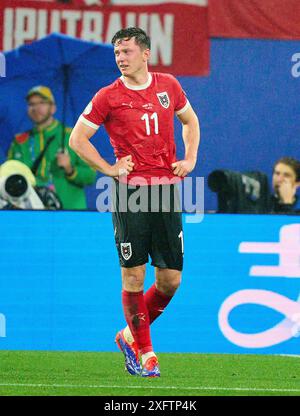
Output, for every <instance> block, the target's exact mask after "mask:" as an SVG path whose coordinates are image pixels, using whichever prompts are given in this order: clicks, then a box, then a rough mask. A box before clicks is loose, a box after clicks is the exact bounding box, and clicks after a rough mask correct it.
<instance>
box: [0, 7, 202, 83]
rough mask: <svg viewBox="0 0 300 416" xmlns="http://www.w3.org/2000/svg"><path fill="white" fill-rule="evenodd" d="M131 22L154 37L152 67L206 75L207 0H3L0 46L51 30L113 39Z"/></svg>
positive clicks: (10, 46) (91, 38)
mask: <svg viewBox="0 0 300 416" xmlns="http://www.w3.org/2000/svg"><path fill="white" fill-rule="evenodd" d="M128 26H139V27H141V28H143V29H144V30H146V32H147V33H148V34H149V36H150V37H151V44H152V48H151V49H152V50H151V61H150V69H151V70H152V71H162V72H170V73H173V74H174V75H208V72H209V34H208V13H207V0H173V1H169V0H2V1H1V4H0V50H3V51H7V50H11V49H14V48H16V47H18V46H21V45H24V44H26V43H31V42H32V41H34V40H37V39H41V38H43V37H44V36H46V35H48V34H50V33H52V32H58V33H64V34H67V35H70V36H74V37H77V38H80V39H84V40H88V41H92V42H104V43H110V42H111V38H112V37H113V35H114V33H115V32H117V31H118V30H119V29H121V28H122V27H128Z"/></svg>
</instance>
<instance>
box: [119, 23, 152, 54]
mask: <svg viewBox="0 0 300 416" xmlns="http://www.w3.org/2000/svg"><path fill="white" fill-rule="evenodd" d="M133 37H134V38H135V43H137V44H138V45H139V46H140V47H141V48H142V49H151V40H150V37H149V36H148V35H147V33H146V32H145V31H144V30H143V29H141V28H140V27H127V28H126V29H121V30H119V31H118V32H117V33H116V34H115V35H114V37H113V38H112V40H111V43H112V44H113V45H115V44H116V43H117V42H118V41H120V40H122V39H126V40H129V39H131V38H133Z"/></svg>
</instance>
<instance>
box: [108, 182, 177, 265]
mask: <svg viewBox="0 0 300 416" xmlns="http://www.w3.org/2000/svg"><path fill="white" fill-rule="evenodd" d="M168 195H169V197H168ZM112 211H113V212H112V217H113V226H114V234H115V241H116V246H117V250H118V255H119V260H120V265H121V266H122V267H135V266H140V265H142V264H145V263H148V261H149V255H150V257H151V260H152V262H151V265H152V266H155V267H159V268H162V269H165V268H168V269H175V270H180V271H181V270H182V267H183V231H182V213H181V209H180V202H179V193H178V190H177V188H176V185H152V186H134V187H133V186H128V185H125V184H120V183H118V182H117V181H115V187H114V196H113V210H112Z"/></svg>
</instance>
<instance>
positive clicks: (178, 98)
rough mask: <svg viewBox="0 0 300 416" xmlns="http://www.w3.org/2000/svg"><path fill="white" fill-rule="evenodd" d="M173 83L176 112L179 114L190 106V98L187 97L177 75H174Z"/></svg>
mask: <svg viewBox="0 0 300 416" xmlns="http://www.w3.org/2000/svg"><path fill="white" fill-rule="evenodd" d="M173 85H174V98H175V102H174V104H175V106H174V109H175V113H176V114H177V115H179V114H182V113H184V112H185V111H186V110H187V109H188V108H189V106H190V103H189V100H188V99H187V97H186V94H185V92H184V90H183V89H182V86H181V85H180V83H179V81H177V79H176V78H175V77H173Z"/></svg>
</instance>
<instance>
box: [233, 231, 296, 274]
mask: <svg viewBox="0 0 300 416" xmlns="http://www.w3.org/2000/svg"><path fill="white" fill-rule="evenodd" d="M239 251H240V253H261V254H278V255H279V265H278V266H252V267H251V269H250V276H272V277H274V276H279V277H297V278H299V277H300V224H291V225H285V226H284V227H282V228H281V229H280V241H279V243H260V242H255V243H252V242H243V243H241V244H240V246H239Z"/></svg>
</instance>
